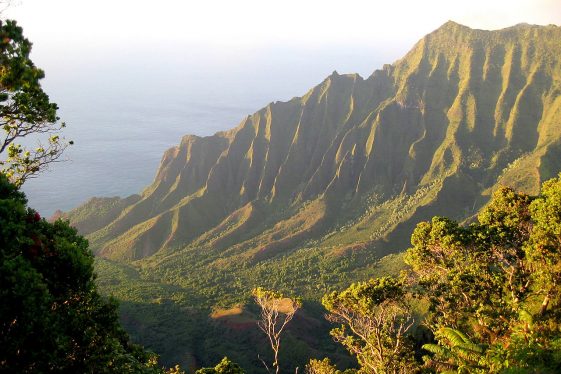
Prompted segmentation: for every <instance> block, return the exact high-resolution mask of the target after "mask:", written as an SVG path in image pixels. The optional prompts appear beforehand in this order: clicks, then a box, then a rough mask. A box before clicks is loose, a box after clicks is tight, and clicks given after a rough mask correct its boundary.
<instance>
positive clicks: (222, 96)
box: [23, 51, 391, 216]
mask: <svg viewBox="0 0 561 374" xmlns="http://www.w3.org/2000/svg"><path fill="white" fill-rule="evenodd" d="M293 52H294V51H292V52H291V51H285V53H283V52H277V55H274V54H269V55H265V56H263V53H258V54H256V56H255V57H254V58H251V56H249V57H247V58H246V60H245V63H244V64H239V63H238V64H237V65H235V66H233V67H232V66H231V65H229V64H228V61H223V62H221V63H217V62H216V61H213V64H211V65H210V66H208V67H205V66H204V64H202V65H201V64H200V63H199V65H197V66H189V64H188V63H185V62H183V63H182V64H176V65H169V66H168V65H165V64H160V63H158V64H156V63H154V62H152V63H150V64H146V63H145V64H142V63H139V62H138V60H137V61H136V62H126V61H125V62H123V61H120V62H118V63H115V64H114V65H110V64H109V65H107V64H106V65H102V66H97V65H95V66H94V65H87V66H81V65H80V64H78V63H74V65H73V63H72V61H71V62H67V63H66V65H64V66H63V68H61V65H60V61H49V60H45V61H36V63H37V64H38V65H39V66H40V67H42V68H43V69H44V70H45V72H46V76H47V78H46V79H45V80H44V82H43V86H44V89H45V91H46V92H47V93H48V94H49V95H50V96H51V98H52V100H53V101H55V102H56V103H57V104H58V105H59V107H60V110H59V115H60V117H62V119H63V120H64V121H66V122H67V125H68V127H67V128H66V129H65V131H64V135H65V136H66V138H67V139H72V140H73V141H74V142H75V145H74V146H72V147H70V148H69V149H68V150H67V152H66V153H65V156H66V158H67V159H68V160H69V161H66V162H62V163H57V164H54V165H52V167H51V171H49V172H45V173H43V174H41V175H39V177H38V178H36V179H31V180H29V181H27V182H26V183H25V185H24V188H23V190H24V192H25V193H26V194H27V197H28V199H29V205H30V206H31V207H33V208H34V209H36V210H38V211H39V212H40V213H41V214H42V215H43V216H50V215H52V214H53V213H54V212H55V210H57V209H61V210H64V211H67V210H70V209H72V208H74V207H77V206H78V205H79V204H81V203H83V202H85V201H86V200H88V199H89V198H91V197H93V196H121V197H125V196H128V195H130V194H134V193H140V192H141V191H142V190H143V188H145V187H146V186H148V185H149V184H150V183H151V181H152V180H153V178H154V176H155V173H156V170H157V168H158V165H159V162H160V159H161V157H162V154H163V152H164V151H165V150H166V149H168V148H170V147H172V146H174V145H177V144H178V143H179V142H180V140H181V137H182V136H183V135H186V134H195V135H199V136H207V135H212V134H214V133H215V132H217V131H221V130H226V129H229V128H232V127H234V126H236V125H237V124H238V123H239V122H240V121H241V120H242V119H243V118H244V117H245V116H246V115H248V114H252V113H254V112H255V111H257V110H259V109H260V108H262V107H264V106H265V105H267V104H268V103H269V102H271V101H277V100H288V99H290V98H292V97H294V96H301V95H303V94H304V93H305V92H306V91H307V90H308V89H310V88H312V87H313V86H314V85H316V84H318V83H320V82H321V81H322V80H323V79H324V78H325V77H326V76H327V75H329V74H330V73H331V72H332V71H333V70H334V69H338V70H339V72H342V73H344V72H357V71H358V72H362V73H363V74H364V75H366V77H367V76H368V75H369V74H370V73H371V72H372V71H373V70H374V69H375V68H377V67H379V66H381V64H382V63H383V62H388V59H384V57H383V56H384V54H383V53H380V55H379V56H378V58H373V57H372V51H370V52H368V51H363V52H360V51H358V52H354V53H343V54H338V53H335V52H332V51H331V52H329V53H323V54H322V55H320V56H318V55H317V54H316V55H314V54H311V55H310V54H309V55H302V54H297V53H293ZM300 52H301V51H300ZM390 55H391V54H390ZM389 61H391V60H389ZM365 71H366V72H367V73H366V74H365V73H364V72H365ZM366 77H365V78H366Z"/></svg>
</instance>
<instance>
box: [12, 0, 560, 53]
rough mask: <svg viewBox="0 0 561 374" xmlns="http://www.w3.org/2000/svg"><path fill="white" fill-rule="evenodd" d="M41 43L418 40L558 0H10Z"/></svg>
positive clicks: (508, 21)
mask: <svg viewBox="0 0 561 374" xmlns="http://www.w3.org/2000/svg"><path fill="white" fill-rule="evenodd" d="M7 14H8V15H13V16H14V17H15V18H16V19H19V20H21V23H22V24H24V25H25V27H26V30H27V32H28V34H29V35H30V36H32V38H33V40H35V41H36V42H40V43H47V44H54V45H56V44H61V43H69V44H82V45H83V44H88V45H89V46H92V45H93V46H102V45H105V46H113V47H115V46H119V45H122V44H123V43H126V44H129V43H132V44H134V45H137V46H144V47H146V46H147V45H153V44H154V43H158V44H159V43H169V44H172V43H186V44H213V45H221V46H224V45H226V46H260V45H270V44H286V43H290V44H320V45H322V44H332V43H335V44H338V43H347V42H349V41H352V42H354V43H357V44H358V43H376V42H388V41H397V42H399V41H405V40H410V39H411V38H414V39H418V38H420V37H421V36H422V35H423V34H425V33H427V32H430V31H431V30H433V29H435V28H437V27H438V26H439V25H440V24H442V23H444V22H446V21H447V20H454V21H456V22H459V23H462V24H465V25H467V26H470V27H473V28H484V29H497V28H502V27H507V26H510V25H513V24H516V23H520V22H527V23H536V24H549V23H554V24H558V23H559V22H560V18H561V4H560V2H559V0H470V1H455V0H423V1H419V0H392V1H387V0H384V1H375V0H366V1H365V0H345V1H333V0H321V1H317V0H283V1H271V0H237V1H232V0H205V1H203V0H198V1H189V0H182V1H180V0H158V1H156V0H96V1H89V0H49V1H45V0H13V1H12V6H11V7H10V8H9V9H8V11H7Z"/></svg>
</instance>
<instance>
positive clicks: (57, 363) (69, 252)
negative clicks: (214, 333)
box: [0, 174, 161, 373]
mask: <svg viewBox="0 0 561 374" xmlns="http://www.w3.org/2000/svg"><path fill="white" fill-rule="evenodd" d="M94 280H95V276H94V273H93V256H92V254H91V252H90V251H89V249H88V243H87V241H86V240H85V239H84V238H82V237H80V236H78V235H77V234H76V230H75V229H73V228H71V227H69V226H68V224H67V223H65V222H62V221H57V222H55V223H52V224H51V223H49V222H47V221H46V220H45V219H42V218H41V217H40V216H39V214H38V213H37V212H35V211H33V210H32V209H29V208H26V199H25V196H24V195H23V193H21V192H19V191H18V190H17V188H16V187H15V186H14V185H13V184H10V183H9V182H8V180H7V178H6V177H5V176H4V175H2V174H0V299H1V300H2V303H1V304H0V346H1V347H2V350H0V371H9V372H21V373H27V372H82V373H85V372H99V373H104V372H122V373H133V372H134V373H137V372H139V373H141V372H146V373H152V372H153V373H156V372H160V371H161V370H160V369H159V368H158V367H157V365H156V357H155V356H154V355H153V354H150V353H147V352H145V351H144V350H143V349H142V348H141V347H140V346H137V345H134V344H131V343H130V341H129V339H128V336H127V334H126V333H125V332H124V330H123V329H122V328H121V327H120V325H119V323H118V318H117V313H116V308H117V305H116V303H115V302H114V301H112V300H105V299H104V298H102V297H101V296H100V295H99V294H98V292H97V289H96V285H95V282H94Z"/></svg>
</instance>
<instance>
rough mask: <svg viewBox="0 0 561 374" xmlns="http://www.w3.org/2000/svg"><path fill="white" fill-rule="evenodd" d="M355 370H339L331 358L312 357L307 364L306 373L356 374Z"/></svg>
mask: <svg viewBox="0 0 561 374" xmlns="http://www.w3.org/2000/svg"><path fill="white" fill-rule="evenodd" d="M355 372H356V371H355V370H353V369H347V370H345V371H341V370H338V369H337V368H336V367H335V366H334V365H333V364H332V363H331V360H330V359H329V358H324V359H323V360H316V359H311V360H310V362H308V364H306V374H354V373H355Z"/></svg>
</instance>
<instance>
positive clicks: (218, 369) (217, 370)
mask: <svg viewBox="0 0 561 374" xmlns="http://www.w3.org/2000/svg"><path fill="white" fill-rule="evenodd" d="M244 373H245V372H244V371H243V369H242V368H241V367H240V365H238V364H236V363H235V362H232V361H230V360H229V359H228V357H224V358H223V359H222V361H220V362H219V363H218V365H216V366H215V367H213V368H202V369H199V370H197V371H196V372H195V374H244Z"/></svg>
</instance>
